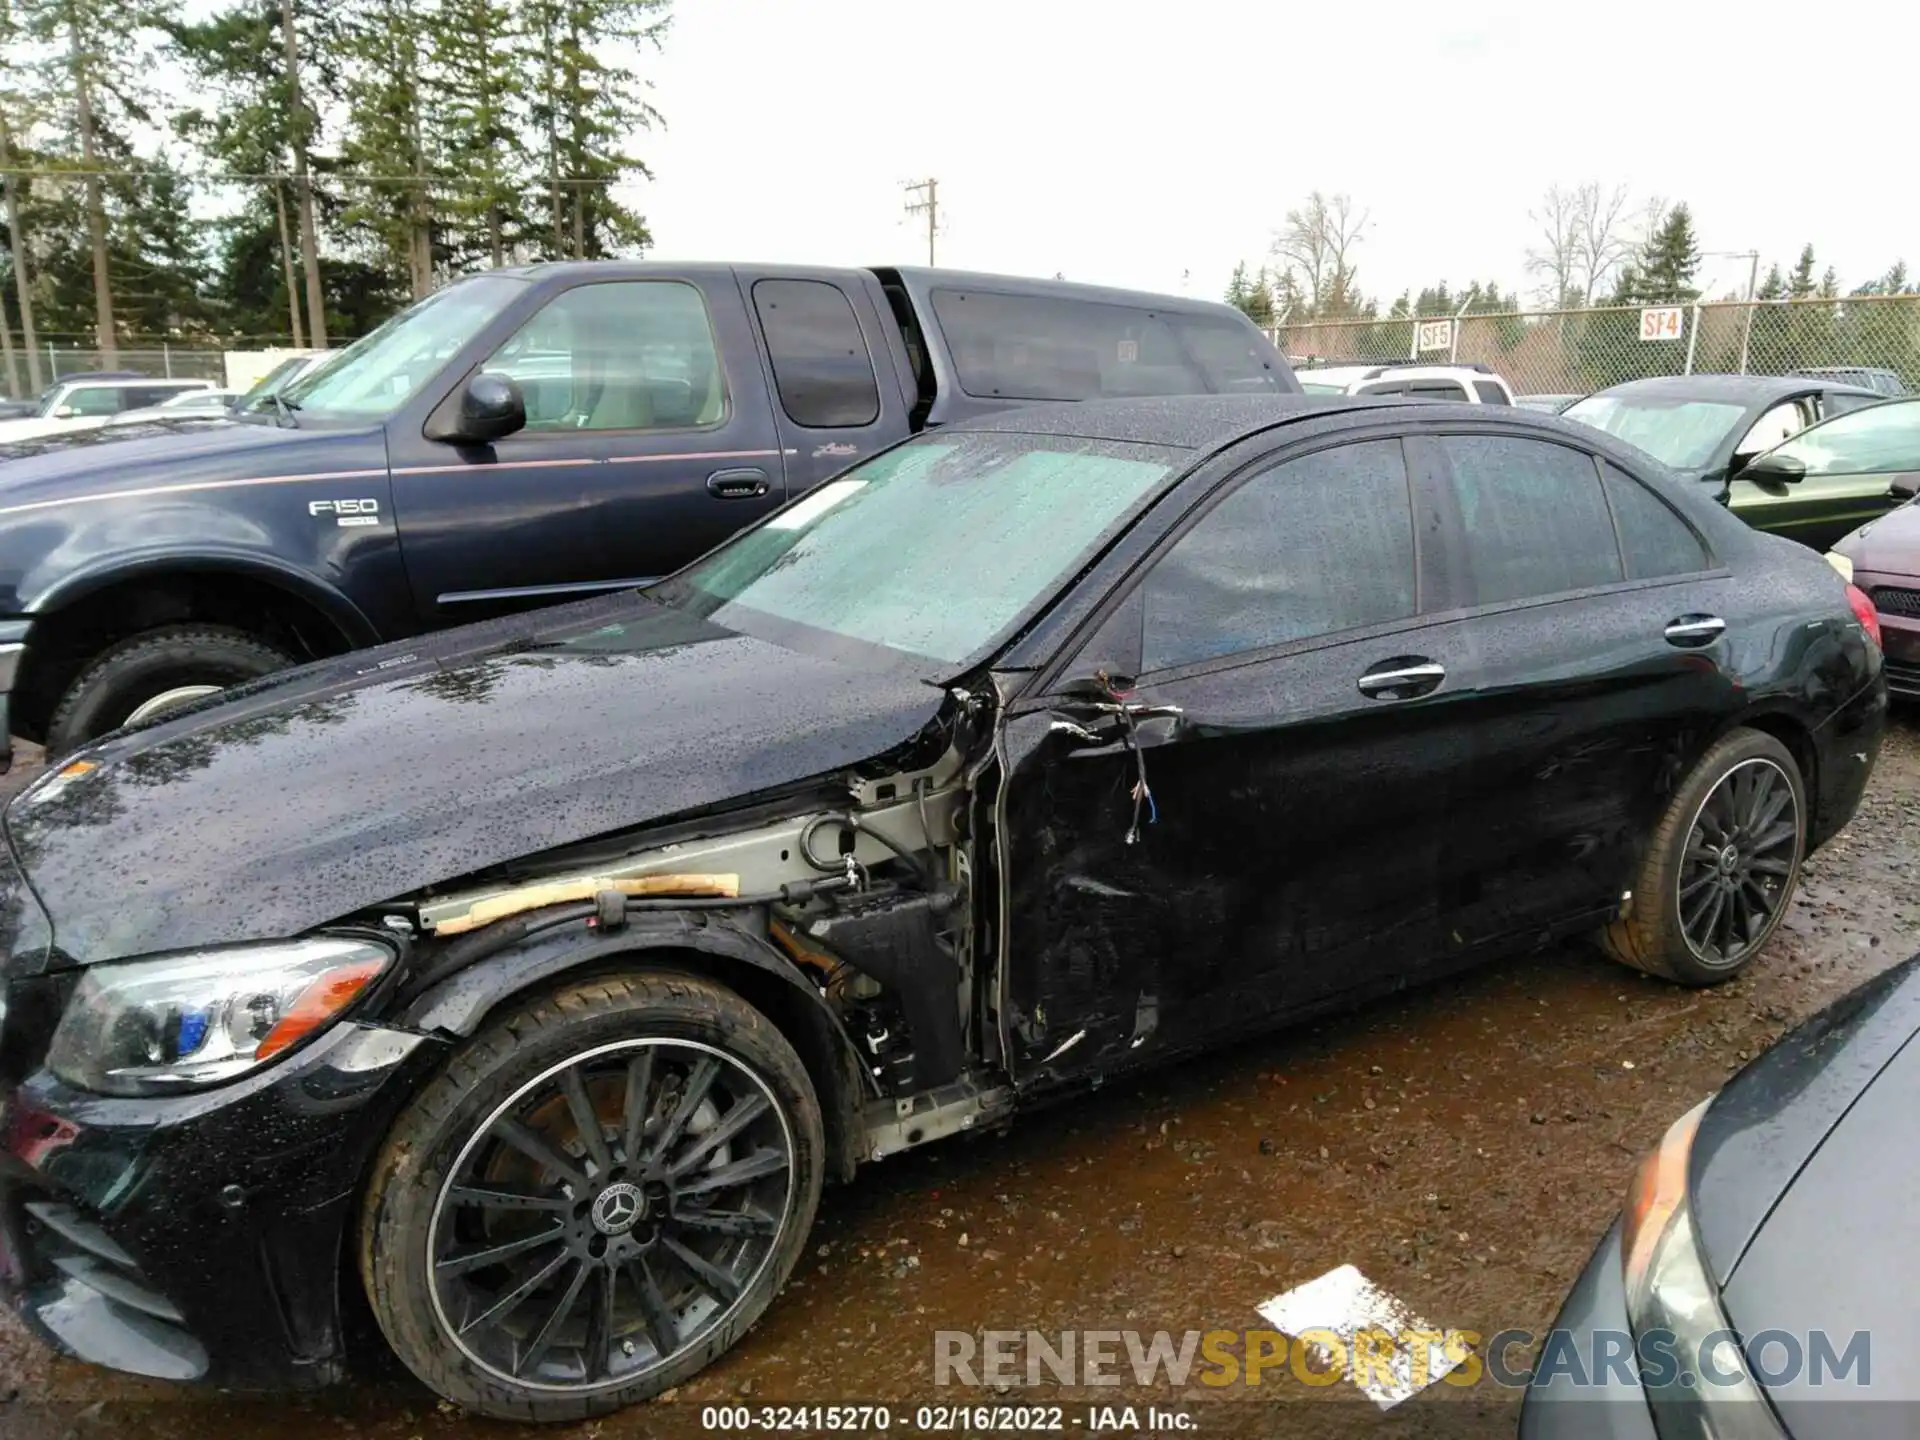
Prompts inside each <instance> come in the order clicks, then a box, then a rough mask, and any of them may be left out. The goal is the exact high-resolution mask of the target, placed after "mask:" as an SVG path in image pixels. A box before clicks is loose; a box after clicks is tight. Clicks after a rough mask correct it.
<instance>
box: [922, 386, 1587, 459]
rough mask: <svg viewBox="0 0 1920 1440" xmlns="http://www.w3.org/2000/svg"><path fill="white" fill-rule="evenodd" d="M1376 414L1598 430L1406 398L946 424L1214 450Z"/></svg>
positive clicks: (1248, 400) (1296, 400)
mask: <svg viewBox="0 0 1920 1440" xmlns="http://www.w3.org/2000/svg"><path fill="white" fill-rule="evenodd" d="M1374 410H1380V411H1385V410H1402V411H1411V412H1413V413H1414V414H1416V415H1418V416H1420V417H1421V418H1422V419H1441V420H1448V419H1451V420H1473V421H1477V422H1482V423H1484V422H1486V421H1487V420H1488V419H1489V418H1490V417H1489V414H1488V412H1489V411H1490V410H1491V411H1492V412H1493V413H1494V415H1495V416H1497V417H1498V419H1499V420H1500V421H1501V422H1504V423H1511V424H1512V425H1514V426H1515V427H1516V428H1518V427H1521V426H1525V427H1527V428H1529V429H1537V430H1539V431H1540V432H1541V433H1543V434H1557V435H1563V436H1564V435H1568V434H1573V433H1579V434H1581V435H1583V436H1586V435H1590V434H1592V433H1593V432H1592V431H1591V428H1590V427H1587V426H1579V427H1574V426H1570V425H1569V424H1568V423H1567V422H1566V421H1563V420H1561V419H1559V418H1558V417H1556V416H1552V415H1548V414H1545V413H1542V412H1540V411H1521V410H1517V409H1515V408H1514V407H1511V406H1504V405H1503V406H1487V405H1470V404H1467V403H1466V402H1464V401H1462V402H1460V403H1458V404H1454V403H1450V402H1447V401H1443V400H1423V399H1418V398H1409V397H1408V396H1405V395H1377V396H1376V395H1162V396H1154V397H1146V398H1141V399H1130V400H1080V401H1075V402H1072V403H1070V404H1058V405H1041V406H1036V407H1034V408H1032V409H1028V410H1001V411H996V412H995V413H993V414H991V415H982V416H980V417H978V418H977V419H972V420H964V421H958V422H956V423H954V424H951V425H942V426H940V427H939V429H938V430H935V431H932V432H930V433H931V434H932V435H933V436H934V437H935V438H936V439H937V438H938V437H939V436H940V435H944V434H946V433H948V432H949V431H956V430H957V431H1000V432H1005V433H1013V434H1021V435H1065V436H1077V437H1079V438H1081V439H1087V440H1113V441H1120V442H1125V443H1130V444H1139V445H1164V446H1168V447H1170V448H1175V449H1183V450H1195V451H1203V452H1210V451H1214V450H1221V449H1224V448H1225V447H1227V446H1228V445H1232V444H1233V443H1235V442H1236V441H1239V440H1242V439H1245V438H1246V437H1247V436H1249V435H1256V434H1258V433H1259V432H1261V431H1262V430H1271V429H1273V428H1274V427H1275V426H1279V425H1288V424H1293V423H1295V422H1297V421H1302V420H1318V419H1333V418H1337V417H1338V416H1341V415H1347V414H1358V413H1364V412H1368V411H1374Z"/></svg>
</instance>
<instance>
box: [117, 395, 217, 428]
mask: <svg viewBox="0 0 1920 1440" xmlns="http://www.w3.org/2000/svg"><path fill="white" fill-rule="evenodd" d="M239 398H240V392H239V391H238V390H182V391H181V392H180V393H179V394H178V395H175V396H172V397H171V398H169V399H166V400H162V401H161V402H160V403H159V404H158V405H147V406H143V407H142V408H140V409H138V410H122V411H121V412H120V413H119V414H118V415H109V416H108V417H107V424H109V425H138V424H141V423H142V422H143V421H147V420H194V419H199V420H210V419H219V418H221V417H222V416H226V415H230V414H232V413H233V406H234V402H235V401H237V400H238V399H239Z"/></svg>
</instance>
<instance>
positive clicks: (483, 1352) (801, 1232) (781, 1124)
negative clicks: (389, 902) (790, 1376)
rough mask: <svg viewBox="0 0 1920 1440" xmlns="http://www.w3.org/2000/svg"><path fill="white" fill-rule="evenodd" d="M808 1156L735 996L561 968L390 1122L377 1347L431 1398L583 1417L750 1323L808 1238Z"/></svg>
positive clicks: (644, 1389)
mask: <svg viewBox="0 0 1920 1440" xmlns="http://www.w3.org/2000/svg"><path fill="white" fill-rule="evenodd" d="M707 1067H711V1071H712V1073H711V1074H710V1076H709V1081H710V1083H709V1085H708V1088H707V1089H705V1090H704V1091H702V1092H701V1094H700V1095H698V1096H691V1098H693V1099H694V1100H695V1101H696V1102H697V1103H696V1108H695V1109H693V1110H692V1111H691V1112H688V1113H687V1114H685V1115H682V1114H681V1111H683V1110H684V1109H685V1105H684V1103H683V1102H685V1101H686V1100H688V1099H689V1098H690V1092H691V1091H692V1089H693V1086H694V1085H695V1084H696V1083H698V1079H699V1075H700V1073H701V1072H702V1070H703V1069H706V1068H707ZM636 1074H640V1075H641V1076H642V1078H641V1079H640V1080H639V1082H638V1085H639V1090H640V1092H641V1093H643V1094H644V1095H645V1096H646V1099H645V1100H643V1101H642V1102H641V1103H640V1104H639V1105H638V1106H637V1107H634V1106H632V1105H631V1103H630V1102H631V1100H632V1097H633V1095H634V1093H635V1091H634V1086H635V1084H636V1081H635V1076H636ZM676 1078H677V1079H678V1081H679V1084H678V1085H677V1086H676V1085H675V1083H674V1082H675V1080H676ZM703 1097H704V1098H703ZM721 1100H725V1101H726V1105H725V1108H724V1109H723V1108H721V1106H720V1101H721ZM632 1113H638V1114H640V1115H641V1116H642V1117H643V1118H642V1121H641V1125H640V1137H639V1139H638V1141H637V1143H636V1142H634V1141H632V1140H631V1139H630V1131H629V1128H628V1123H627V1117H628V1115H629V1114H632ZM582 1114H585V1115H586V1116H587V1117H588V1119H589V1122H590V1125H588V1126H583V1125H581V1124H579V1123H578V1121H577V1119H576V1118H575V1117H577V1116H579V1115H582ZM743 1116H744V1119H743V1118H742V1117H743ZM676 1121H678V1124H677V1125H676ZM515 1127H518V1129H517V1130H516V1129H515ZM728 1127H735V1128H733V1129H731V1130H729V1128H728ZM592 1129H598V1130H599V1132H600V1134H599V1138H598V1151H597V1154H596V1150H595V1147H594V1144H593V1142H592V1141H590V1140H589V1138H588V1137H589V1135H590V1133H591V1130H592ZM503 1133H511V1134H513V1135H514V1138H513V1139H510V1140H509V1139H503V1138H502V1135H503ZM715 1135H720V1136H722V1137H723V1138H724V1143H722V1144H719V1145H718V1146H717V1148H709V1149H708V1150H707V1153H704V1154H703V1153H699V1152H701V1150H702V1148H703V1147H714V1140H713V1137H714V1136H715ZM676 1136H677V1138H675V1137H676ZM529 1137H530V1138H531V1143H529ZM663 1142H664V1143H663ZM630 1146H631V1149H630V1148H629V1147H630ZM783 1146H784V1149H785V1156H786V1164H785V1166H784V1167H783V1168H776V1167H775V1165H774V1163H773V1160H770V1159H769V1151H777V1150H780V1149H781V1148H782V1147H783ZM543 1152H544V1153H543ZM630 1156H637V1157H638V1158H637V1159H630ZM669 1156H672V1157H673V1159H672V1161H671V1162H669V1160H668V1157H669ZM689 1156H692V1161H691V1162H689ZM775 1158H776V1159H777V1158H778V1157H775ZM824 1158H825V1141H824V1136H823V1131H822V1121H821V1113H820V1102H819V1099H818V1097H817V1096H816V1095H815V1093H814V1088H813V1083H812V1081H811V1080H810V1079H809V1077H808V1075H807V1071H806V1067H805V1066H804V1065H803V1064H802V1063H801V1061H800V1057H799V1056H798V1055H796V1054H795V1053H794V1050H793V1047H792V1046H791V1045H790V1044H788V1043H787V1039H786V1037H785V1036H784V1035H782V1034H781V1033H780V1032H779V1031H778V1030H777V1029H775V1028H774V1026H773V1024H772V1023H771V1022H770V1021H769V1020H768V1019H767V1018H766V1017H765V1016H764V1015H762V1014H761V1013H760V1012H759V1011H757V1010H755V1009H754V1008H753V1007H752V1006H751V1005H749V1004H747V1002H746V1001H745V1000H742V999H741V998H740V997H739V996H738V995H735V994H734V993H733V992H732V991H730V990H727V989H725V988H723V987H721V986H719V985H716V984H714V983H712V982H711V981H708V980H704V979H701V978H698V977H695V976H692V975H685V974H679V973H670V972H659V971H652V972H643V973H639V974H633V975H624V976H612V977H607V978H603V979H598V980H593V981H587V982H582V983H580V984H576V985H573V986H571V987H569V988H567V989H563V990H560V991H557V992H555V993H553V994H550V995H548V996H547V997H545V998H543V999H539V1000H535V1001H532V1002H531V1003H528V1004H526V1005H525V1006H523V1007H521V1008H520V1009H518V1010H516V1011H514V1012H512V1013H511V1014H508V1015H506V1016H505V1017H504V1018H502V1019H500V1020H498V1021H496V1022H495V1023H493V1024H492V1025H490V1026H489V1027H488V1028H487V1029H486V1030H484V1031H482V1032H481V1033H480V1034H479V1035H478V1036H476V1037H475V1038H474V1039H473V1040H471V1041H470V1042H468V1043H467V1044H466V1045H465V1046H464V1047H462V1048H461V1050H460V1051H459V1052H458V1053H457V1054H456V1055H455V1056H454V1057H453V1058H452V1060H450V1061H449V1062H448V1064H447V1066H446V1068H445V1069H444V1070H443V1071H442V1072H441V1074H440V1075H439V1076H438V1078H436V1079H435V1080H434V1081H433V1082H432V1083H431V1084H430V1085H428V1086H427V1087H426V1088H425V1089H424V1090H423V1091H422V1092H421V1093H420V1094H419V1095H418V1096H416V1097H415V1098H414V1100H413V1102H412V1103H411V1104H410V1105H409V1106H408V1107H407V1109H406V1110H405V1111H404V1112H403V1113H402V1114H401V1116H400V1118H399V1119H398V1120H397V1121H396V1122H395V1124H394V1127H393V1129H392V1131H391V1133H390V1134H389V1135H388V1137H387V1140H386V1143H385V1144H384V1146H383V1147H382V1149H381V1152H380V1154H379V1157H378V1159H377V1160H376V1162H375V1164H374V1169H373V1175H372V1178H371V1181H370V1183H369V1185H368V1189H367V1193H366V1197H365V1201H364V1204H363V1207H362V1215H361V1224H360V1274H361V1279H362V1281H363V1282H364V1283H365V1285H366V1291H367V1296H368V1298H369V1300H370V1301H371V1302H372V1308H373V1312H374V1316H375V1318H376V1319H377V1320H378V1322H379V1325H380V1328H381V1331H382V1332H383V1333H384V1334H385V1336H386V1338H387V1342H388V1344H390V1345H391V1346H392V1347H393V1350H394V1353H395V1354H396V1355H398V1356H399V1358H400V1360H401V1362H402V1363H403V1364H405V1365H406V1366H407V1368H408V1369H409V1370H411V1371H412V1372H413V1373H414V1375H415V1376H417V1377H418V1378H419V1379H420V1380H421V1381H422V1382H423V1383H424V1384H426V1385H427V1386H428V1387H429V1388H430V1389H432V1390H434V1391H435V1392H437V1393H438V1394H439V1395H441V1396H442V1397H443V1398H445V1399H447V1400H450V1401H452V1402H454V1403H455V1404H457V1405H461V1406H464V1407H465V1408H467V1409H468V1410H471V1411H473V1412H475V1413H476V1414H480V1415H487V1416H491V1417H494V1418H497V1419H506V1420H534V1421H572V1420H580V1419H584V1418H587V1417H590V1416H595V1415H603V1414H606V1413H607V1412H609V1411H613V1410H617V1409H620V1408H621V1407H622V1406H626V1405H631V1404H634V1403H635V1402H637V1401H641V1400H645V1399H647V1398H648V1397H650V1396H653V1395H656V1394H658V1393H659V1392H661V1391H662V1390H665V1389H667V1388H669V1387H670V1386H673V1385H677V1384H679V1383H681V1382H682V1381H684V1380H686V1379H687V1378H688V1377H689V1376H691V1375H693V1374H694V1373H696V1372H697V1371H699V1370H701V1369H702V1368H704V1367H705V1366H706V1365H707V1364H708V1363H709V1362H711V1361H712V1360H714V1359H715V1358H717V1357H718V1356H719V1355H721V1354H723V1353H724V1352H725V1351H726V1350H727V1349H728V1348H730V1347H731V1346H732V1345H733V1343H734V1342H735V1341H736V1340H738V1339H739V1338H740V1337H741V1336H742V1335H743V1334H745V1333H746V1331H747V1330H748V1329H749V1328H750V1327H751V1326H752V1325H753V1323H754V1322H755V1321H756V1320H757V1319H758V1318H759V1317H760V1315H761V1313H762V1312H763V1311H765V1309H766V1308H767V1306H768V1304H769V1303H771V1302H772V1300H773V1297H774V1296H775V1295H776V1294H777V1293H779V1290H780V1287H781V1286H782V1285H783V1284H785V1283H786V1280H787V1277H788V1275H789V1274H791V1273H792V1270H793V1267H794V1264H795V1263H796V1262H797V1261H798V1260H799V1258H800V1255H801V1253H802V1251H803V1250H804V1248H805V1246H806V1241H807V1233H808V1231H809V1230H811V1228H812V1226H813V1217H814V1211H815V1209H816V1208H817V1207H818V1205H819V1200H820V1185H821V1179H822V1175H823V1172H824V1169H825V1165H824ZM689 1163H691V1168H687V1167H688V1165H689ZM673 1168H680V1169H682V1170H683V1172H684V1173H682V1174H681V1175H680V1176H679V1178H677V1179H673V1178H667V1177H669V1176H670V1174H671V1170H672V1169H673ZM565 1172H571V1174H572V1176H573V1180H572V1181H569V1180H567V1179H565V1178H563V1176H564V1174H565ZM720 1175H725V1176H735V1175H751V1176H752V1177H753V1178H751V1179H748V1180H745V1181H736V1180H729V1181H727V1182H726V1183H723V1184H721V1185H720V1186H718V1187H717V1188H716V1187H715V1185H714V1183H713V1177H715V1176H720ZM482 1192H483V1193H482ZM668 1192H671V1193H668ZM508 1200H511V1201H512V1203H511V1204H508V1203H505V1202H506V1201H508ZM482 1202H484V1203H482ZM736 1202H737V1203H736ZM685 1222H693V1223H691V1224H689V1223H685ZM749 1227H752V1228H751V1229H749ZM514 1246H518V1247H519V1248H518V1250H517V1251H516V1252H515V1253H512V1254H508V1255H500V1256H498V1258H497V1259H489V1258H486V1257H489V1256H492V1255H493V1254H494V1253H495V1252H496V1251H498V1250H500V1249H501V1248H502V1247H509V1248H511V1247H514ZM676 1246H677V1247H678V1248H675V1247H676ZM689 1251H690V1252H691V1253H692V1256H693V1261H692V1263H689V1262H688V1261H687V1260H686V1259H685V1258H684V1256H685V1254H686V1253H687V1252H689ZM701 1262H704V1264H705V1266H706V1269H705V1271H704V1272H703V1271H702V1270H701V1268H700V1265H701ZM607 1276H612V1277H613V1278H612V1279H610V1280H609V1279H607V1278H606V1277H607ZM535 1277H544V1278H535ZM649 1289H650V1290H651V1293H650V1294H649V1293H648V1292H649ZM516 1297H517V1298H516ZM683 1307H684V1308H683ZM663 1313H664V1316H665V1318H664V1320H663V1319H662V1318H661V1316H662V1314H663ZM603 1315H604V1316H610V1317H611V1318H610V1320H608V1321H607V1322H605V1323H603V1322H602V1321H601V1320H600V1319H599V1317H600V1316H603ZM462 1326H465V1327H466V1328H465V1329H464V1330H463V1329H461V1327H462ZM543 1346H544V1349H543V1348H542V1347H543Z"/></svg>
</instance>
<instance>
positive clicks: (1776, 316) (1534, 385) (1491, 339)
mask: <svg viewBox="0 0 1920 1440" xmlns="http://www.w3.org/2000/svg"><path fill="white" fill-rule="evenodd" d="M1272 333H1273V339H1274V343H1275V344H1276V345H1278V346H1279V347H1280V348H1281V349H1282V350H1283V351H1285V352H1286V353H1287V355H1288V356H1289V357H1290V358H1291V359H1292V361H1293V363H1294V366H1295V368H1297V369H1307V368H1310V367H1312V366H1315V365H1351V364H1356V363H1371V364H1375V365H1380V364H1387V363H1391V362H1404V361H1408V360H1414V361H1420V362H1425V363H1428V364H1440V365H1445V364H1461V365H1470V364H1482V365H1486V366H1488V367H1489V368H1490V369H1492V370H1495V371H1497V372H1498V373H1499V374H1501V375H1503V376H1504V377H1506V380H1507V383H1508V384H1509V385H1511V386H1512V387H1513V390H1514V393H1515V394H1517V395H1539V394H1568V395H1585V394H1588V393H1590V392H1592V391H1595V390H1602V389H1605V388H1606V387H1607V386H1609V385H1617V384H1619V383H1620V382H1621V381H1623V380H1637V379H1640V378H1642V377H1645V376H1649V375H1691V374H1703V373H1733V374H1754V375H1779V374H1785V373H1788V372H1790V371H1797V370H1808V369H1828V368H1844V369H1857V370H1860V371H1863V372H1864V371H1878V372H1883V373H1882V374H1880V375H1877V376H1873V377H1867V376H1865V375H1861V376H1856V377H1850V378H1854V379H1856V380H1857V381H1859V383H1867V384H1870V386H1871V388H1874V389H1881V390H1886V391H1889V392H1890V393H1898V392H1897V391H1895V389H1894V382H1895V381H1896V380H1897V381H1898V384H1899V386H1900V388H1901V389H1904V390H1905V391H1906V392H1909V393H1920V295H1853V296H1848V297H1846V298H1844V299H1837V300H1819V299H1815V300H1777V301H1756V302H1754V303H1752V304H1748V303H1746V302H1744V301H1715V302H1711V303H1701V304H1693V305H1686V306H1672V307H1661V308H1656V309H1640V308H1638V307H1627V308H1596V309H1591V310H1541V311H1530V312H1525V313H1515V314H1510V315H1466V314H1460V315H1454V316H1423V317H1420V318H1418V319H1409V320H1353V321H1326V322H1314V323H1308V324H1299V325H1284V324H1283V325H1281V326H1280V327H1278V328H1277V329H1276V330H1275V331H1273V332H1272Z"/></svg>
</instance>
